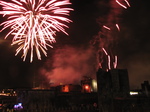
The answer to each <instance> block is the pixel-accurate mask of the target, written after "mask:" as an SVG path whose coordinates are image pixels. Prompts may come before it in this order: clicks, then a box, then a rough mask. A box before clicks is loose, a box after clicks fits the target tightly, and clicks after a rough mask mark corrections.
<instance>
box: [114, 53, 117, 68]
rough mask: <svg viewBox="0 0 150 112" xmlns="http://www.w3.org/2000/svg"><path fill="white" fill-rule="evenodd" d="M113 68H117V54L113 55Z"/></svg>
mask: <svg viewBox="0 0 150 112" xmlns="http://www.w3.org/2000/svg"><path fill="white" fill-rule="evenodd" d="M114 68H117V56H115V62H114Z"/></svg>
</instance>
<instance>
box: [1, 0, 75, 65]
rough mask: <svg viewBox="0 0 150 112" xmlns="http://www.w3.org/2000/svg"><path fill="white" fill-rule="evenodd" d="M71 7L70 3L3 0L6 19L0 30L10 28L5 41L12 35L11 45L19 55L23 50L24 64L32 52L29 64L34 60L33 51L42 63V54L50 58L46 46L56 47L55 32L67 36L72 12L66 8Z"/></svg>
mask: <svg viewBox="0 0 150 112" xmlns="http://www.w3.org/2000/svg"><path fill="white" fill-rule="evenodd" d="M70 4H71V3H70V2H69V0H61V1H59V0H11V2H5V1H2V0H0V5H1V6H2V9H3V10H2V11H0V14H1V15H3V16H6V17H7V20H6V21H5V22H3V23H1V24H0V26H3V28H2V30H1V31H3V30H5V29H7V28H10V31H9V32H8V34H7V35H6V36H5V39H6V38H7V37H8V36H10V35H13V39H12V45H16V44H17V45H18V46H19V47H18V48H17V50H16V55H17V54H18V53H19V52H21V51H22V52H23V55H22V58H23V60H24V61H25V59H26V57H27V54H28V52H29V51H30V62H32V61H33V54H34V50H35V52H36V54H37V58H38V59H39V60H41V52H42V53H43V54H44V55H45V56H47V52H46V51H47V50H48V48H47V47H51V48H53V47H52V43H55V42H56V41H55V38H54V37H55V36H56V31H57V32H63V33H65V34H66V35H68V33H67V32H66V31H65V28H68V26H67V25H66V24H65V23H69V22H72V21H71V20H70V19H68V18H66V16H68V15H69V12H70V11H71V10H73V9H71V8H65V7H64V6H65V5H70Z"/></svg>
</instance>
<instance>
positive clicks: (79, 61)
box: [0, 0, 150, 89]
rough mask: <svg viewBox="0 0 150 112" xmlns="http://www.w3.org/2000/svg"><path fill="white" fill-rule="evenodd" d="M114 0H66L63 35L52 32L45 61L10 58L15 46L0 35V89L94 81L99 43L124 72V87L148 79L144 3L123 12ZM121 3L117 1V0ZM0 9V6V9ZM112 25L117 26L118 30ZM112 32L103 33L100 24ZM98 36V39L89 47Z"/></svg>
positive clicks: (149, 47) (133, 0)
mask: <svg viewBox="0 0 150 112" xmlns="http://www.w3.org/2000/svg"><path fill="white" fill-rule="evenodd" d="M114 1H115V0H71V3H72V5H71V6H70V7H71V8H73V9H74V11H71V13H70V16H69V18H70V19H71V20H72V21H73V22H72V23H69V24H67V25H68V26H69V29H66V31H67V32H68V33H69V36H66V35H65V34H63V33H61V32H58V33H57V36H56V37H55V38H56V41H57V42H56V43H54V44H53V46H54V48H53V49H51V48H49V50H48V51H47V52H48V57H44V56H42V60H37V58H36V57H35V58H34V61H33V62H32V63H30V62H29V61H30V60H29V57H27V59H26V61H25V62H23V61H22V59H21V58H20V57H21V53H20V54H19V55H17V56H15V49H16V47H17V46H11V45H10V44H11V37H10V38H8V39H6V40H4V36H5V35H6V34H7V32H8V31H4V32H1V33H0V36H1V37H0V88H16V87H32V86H33V82H34V81H37V82H38V81H39V82H44V83H47V84H53V85H57V84H59V83H63V84H71V83H74V84H78V83H79V82H80V80H81V78H82V76H85V75H87V76H91V77H92V78H95V74H96V71H97V64H98V62H97V52H98V50H99V49H100V47H101V46H102V45H103V46H104V47H105V48H106V50H107V51H108V53H111V54H112V55H117V56H118V66H117V68H119V69H128V74H129V81H130V87H131V88H134V89H137V88H141V87H140V84H141V83H142V82H143V81H145V80H148V81H150V28H149V25H150V21H149V20H150V13H149V11H150V7H149V5H148V0H130V1H129V3H130V5H131V7H128V8H127V9H124V8H122V7H120V6H119V5H117V4H116V3H115V2H114ZM120 1H123V0H120ZM0 9H1V8H0ZM0 18H1V22H2V21H4V20H5V18H2V16H0ZM115 24H119V26H120V31H117V30H116V27H115ZM103 25H106V26H109V27H111V28H112V31H110V32H109V31H106V29H104V28H103V27H102V26H103ZM101 33H103V34H102V35H101V38H102V41H100V42H99V43H98V44H94V45H93V44H92V42H93V41H95V38H96V37H98V36H99V35H100V34H101ZM106 40H107V41H106ZM33 80H34V81H33Z"/></svg>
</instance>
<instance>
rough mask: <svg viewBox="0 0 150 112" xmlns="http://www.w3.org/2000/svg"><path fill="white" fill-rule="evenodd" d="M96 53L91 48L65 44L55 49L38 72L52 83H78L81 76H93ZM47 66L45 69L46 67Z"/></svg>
mask: <svg viewBox="0 0 150 112" xmlns="http://www.w3.org/2000/svg"><path fill="white" fill-rule="evenodd" d="M96 62H97V61H96V55H94V52H93V49H92V48H82V47H71V46H66V47H64V48H63V49H56V51H55V53H54V56H53V64H52V66H49V65H50V63H51V60H47V62H46V63H45V65H44V66H43V67H42V68H41V69H40V73H41V74H42V75H44V76H45V77H47V79H48V80H49V82H50V83H52V85H59V84H60V83H61V84H80V82H79V81H80V80H81V79H82V77H83V76H89V77H92V78H95V74H93V73H96V69H95V68H96V65H97V63H96ZM46 68H47V69H46Z"/></svg>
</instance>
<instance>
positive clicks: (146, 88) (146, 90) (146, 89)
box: [141, 81, 150, 97]
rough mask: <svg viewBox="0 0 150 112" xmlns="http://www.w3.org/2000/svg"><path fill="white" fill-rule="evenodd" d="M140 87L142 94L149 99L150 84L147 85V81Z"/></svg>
mask: <svg viewBox="0 0 150 112" xmlns="http://www.w3.org/2000/svg"><path fill="white" fill-rule="evenodd" d="M141 87H142V91H143V94H144V95H146V96H148V97H149V96H150V84H149V81H144V82H143V83H142V84H141Z"/></svg>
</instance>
